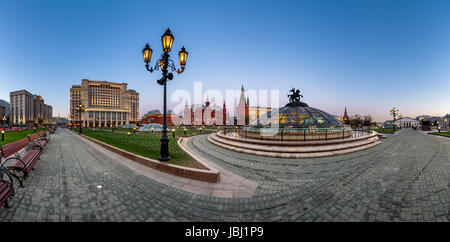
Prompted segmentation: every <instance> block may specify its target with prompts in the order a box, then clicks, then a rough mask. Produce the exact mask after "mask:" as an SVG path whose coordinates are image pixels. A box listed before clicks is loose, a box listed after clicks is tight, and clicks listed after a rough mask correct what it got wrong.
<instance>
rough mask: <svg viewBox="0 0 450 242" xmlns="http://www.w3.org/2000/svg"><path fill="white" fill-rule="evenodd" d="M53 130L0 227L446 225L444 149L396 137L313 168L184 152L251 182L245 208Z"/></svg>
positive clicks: (215, 152)
mask: <svg viewBox="0 0 450 242" xmlns="http://www.w3.org/2000/svg"><path fill="white" fill-rule="evenodd" d="M73 136H74V135H73V134H72V133H70V132H68V131H67V130H61V129H58V130H57V132H56V134H54V135H52V140H51V141H50V143H49V144H48V145H47V147H46V148H45V150H44V152H43V154H42V156H41V158H42V160H41V161H39V162H38V164H37V166H36V168H35V170H34V171H33V173H31V175H30V177H29V178H28V179H27V180H26V181H25V186H26V187H25V188H18V186H17V184H15V187H16V195H15V196H14V197H13V199H12V200H11V206H12V207H11V208H9V209H7V208H4V207H1V208H0V221H449V219H450V190H449V186H450V139H447V140H446V139H442V138H440V137H435V136H432V135H426V134H423V133H419V132H417V131H414V130H411V129H403V130H402V131H400V133H397V134H395V135H390V136H388V138H387V139H384V140H383V143H382V144H381V145H378V146H376V147H374V148H371V149H368V150H364V151H361V152H357V153H353V154H348V155H342V156H335V157H327V158H318V159H302V160H294V159H273V158H265V157H256V156H252V155H245V154H239V153H235V152H232V151H228V150H225V149H222V148H219V147H216V146H214V145H212V144H210V143H209V142H208V141H207V140H206V136H205V135H202V136H197V137H194V138H192V139H190V140H189V142H188V144H187V146H188V148H189V149H190V150H191V151H192V152H194V153H195V154H196V155H199V156H202V157H203V158H205V159H208V160H210V161H211V162H214V163H216V164H218V165H220V166H222V167H224V168H225V169H227V170H230V171H232V172H233V173H236V174H238V175H241V176H243V177H246V178H248V179H251V180H255V181H258V182H259V187H258V188H257V190H256V192H255V196H254V197H251V198H235V199H230V198H218V197H210V196H206V195H196V194H192V193H190V192H186V191H182V190H179V189H176V188H172V187H170V186H168V185H165V184H161V183H158V182H156V181H154V180H152V179H150V178H147V177H145V176H143V175H141V174H139V173H137V172H135V171H133V170H131V169H129V168H128V167H125V166H123V165H122V164H120V163H118V162H116V161H112V160H111V159H110V158H108V156H107V155H105V154H103V153H101V152H98V150H96V149H94V148H93V147H92V146H90V145H89V144H87V143H86V142H83V141H82V140H80V139H77V138H75V137H73Z"/></svg>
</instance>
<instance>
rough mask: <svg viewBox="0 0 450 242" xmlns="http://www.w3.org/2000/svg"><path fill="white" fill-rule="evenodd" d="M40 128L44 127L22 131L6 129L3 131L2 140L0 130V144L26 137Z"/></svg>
mask: <svg viewBox="0 0 450 242" xmlns="http://www.w3.org/2000/svg"><path fill="white" fill-rule="evenodd" d="M42 130H45V129H43V128H42V129H24V130H22V131H20V130H17V131H7V132H5V140H4V141H2V140H1V132H0V146H2V145H6V144H8V143H11V142H14V141H17V140H19V139H23V138H26V137H28V135H29V134H32V133H36V132H40V131H42Z"/></svg>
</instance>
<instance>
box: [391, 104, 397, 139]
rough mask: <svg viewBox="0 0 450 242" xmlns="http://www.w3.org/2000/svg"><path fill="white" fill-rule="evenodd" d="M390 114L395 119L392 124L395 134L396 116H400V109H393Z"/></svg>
mask: <svg viewBox="0 0 450 242" xmlns="http://www.w3.org/2000/svg"><path fill="white" fill-rule="evenodd" d="M389 112H390V113H391V115H392V116H393V117H394V122H393V123H392V124H393V125H392V126H393V129H394V131H393V133H395V116H397V114H398V109H396V108H392V109H391V110H390V111H389Z"/></svg>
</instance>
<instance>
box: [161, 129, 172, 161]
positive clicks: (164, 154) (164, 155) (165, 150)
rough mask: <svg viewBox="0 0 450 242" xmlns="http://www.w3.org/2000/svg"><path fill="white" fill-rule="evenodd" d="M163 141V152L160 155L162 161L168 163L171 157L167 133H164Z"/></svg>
mask: <svg viewBox="0 0 450 242" xmlns="http://www.w3.org/2000/svg"><path fill="white" fill-rule="evenodd" d="M160 141H161V151H160V155H159V160H160V161H168V160H170V156H169V137H168V136H167V133H166V132H163V135H162V137H161V139H160Z"/></svg>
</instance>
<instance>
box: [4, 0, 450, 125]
mask: <svg viewBox="0 0 450 242" xmlns="http://www.w3.org/2000/svg"><path fill="white" fill-rule="evenodd" d="M449 26H450V1H446V0H443V1H434V0H430V1H414V0H408V1H394V0H390V1H370V0H357V1H347V0H330V1H325V0H314V1H301V0H298V1H280V0H277V1H243V0H240V1H175V0H172V1H80V0H77V1H47V0H40V1H34V0H31V1H1V0H0V99H4V100H7V101H9V92H10V91H14V90H19V89H27V90H28V91H30V92H32V93H36V94H40V95H42V96H43V97H44V98H45V101H46V103H49V104H50V105H52V106H53V107H54V116H57V115H58V114H61V115H64V116H65V115H67V114H68V110H69V88H70V87H71V86H72V85H73V84H79V83H80V82H81V79H82V78H88V79H92V80H107V81H115V82H126V83H128V84H129V85H128V86H129V88H132V89H136V90H137V91H138V92H139V93H140V97H141V115H142V114H143V113H144V112H146V111H148V110H149V109H153V108H161V103H162V87H161V86H159V85H157V84H156V80H157V79H158V78H159V75H160V74H151V75H150V74H149V73H148V72H147V71H146V70H145V68H144V63H143V61H142V56H141V50H142V48H143V47H144V45H145V43H147V42H149V43H150V46H151V47H152V48H153V50H154V57H155V56H157V55H159V53H161V52H160V45H161V41H160V37H161V34H162V33H163V32H164V30H165V29H166V28H167V27H170V28H171V29H172V31H173V33H174V36H175V42H174V50H176V51H178V49H179V48H180V47H181V46H182V45H184V46H186V48H187V49H188V51H189V58H188V63H187V69H186V71H185V73H183V75H179V76H176V77H175V79H174V80H173V81H171V82H170V83H169V86H168V90H169V92H171V91H174V90H176V89H187V90H189V91H192V90H193V83H194V81H202V82H203V89H219V90H223V91H224V90H226V89H239V88H240V86H241V84H243V85H244V87H245V88H246V89H257V90H258V89H261V88H265V89H269V90H270V89H278V90H280V92H281V94H282V99H281V103H285V102H286V100H287V98H286V97H285V94H286V93H287V91H288V89H289V88H291V87H296V88H299V89H300V90H301V91H302V93H303V95H304V101H305V102H307V103H308V104H309V105H310V106H314V107H317V108H321V109H323V110H325V111H327V112H330V113H333V114H338V115H342V113H343V111H344V107H345V106H347V108H348V111H349V113H350V114H354V113H358V114H362V115H373V116H374V118H375V120H378V121H384V120H385V119H388V118H389V112H388V110H389V109H390V108H391V107H393V106H395V107H397V108H398V109H399V110H400V113H402V114H403V115H407V116H411V117H415V116H416V115H419V114H430V115H444V114H446V113H448V112H450V95H449V93H450V28H449ZM175 56H176V55H175ZM153 63H154V58H153ZM176 63H178V61H176ZM171 105H174V104H170V105H169V106H171Z"/></svg>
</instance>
